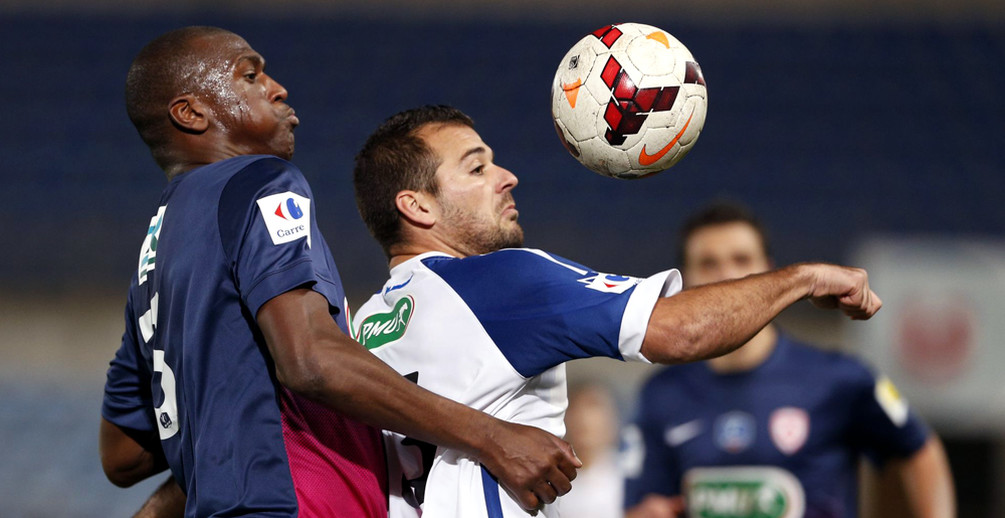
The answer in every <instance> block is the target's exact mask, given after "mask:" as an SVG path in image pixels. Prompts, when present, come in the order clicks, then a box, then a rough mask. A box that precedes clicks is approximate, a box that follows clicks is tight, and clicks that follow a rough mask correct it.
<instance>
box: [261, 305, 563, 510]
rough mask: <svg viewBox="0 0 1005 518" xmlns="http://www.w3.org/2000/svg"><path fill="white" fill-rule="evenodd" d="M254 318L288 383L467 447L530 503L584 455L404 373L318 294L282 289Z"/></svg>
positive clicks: (370, 419)
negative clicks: (337, 319) (340, 322)
mask: <svg viewBox="0 0 1005 518" xmlns="http://www.w3.org/2000/svg"><path fill="white" fill-rule="evenodd" d="M258 324H259V326H260V327H261V329H262V333H263V335H264V336H265V341H266V342H267V343H268V346H269V351H270V353H271V354H272V358H273V360H274V361H275V365H276V377H277V378H278V380H279V382H280V383H282V384H283V385H284V386H286V387H287V388H289V389H290V390H292V391H294V392H296V393H299V394H302V395H304V396H306V397H309V398H311V399H314V400H316V401H320V402H322V403H324V404H326V405H328V406H330V407H331V408H334V409H336V410H338V411H339V412H342V413H344V414H346V415H348V416H351V417H353V418H356V419H359V420H360V421H363V422H366V423H369V424H371V425H374V426H377V427H380V428H386V429H389V430H394V431H396V432H400V433H403V434H405V435H408V436H410V437H414V438H416V439H419V440H422V441H426V442H431V443H434V444H438V445H440V446H443V447H446V448H453V449H457V450H460V451H463V452H465V453H467V454H469V455H472V456H473V457H475V458H477V459H478V460H479V461H480V462H482V464H484V465H485V466H486V467H487V468H488V469H489V471H491V472H492V473H493V474H494V475H496V476H497V477H499V481H500V482H501V483H502V484H503V486H504V487H506V488H507V490H509V491H510V492H511V493H512V494H513V495H514V496H515V497H516V498H517V500H518V501H519V502H520V503H521V504H522V505H523V506H524V507H526V508H528V509H533V508H536V507H538V506H539V505H540V504H541V503H542V502H545V503H550V502H553V501H554V500H555V498H556V497H557V496H559V495H563V494H565V493H567V492H568V491H569V489H571V487H572V486H571V481H572V479H574V478H575V476H576V468H578V467H579V466H580V465H581V463H580V462H579V460H578V459H576V457H575V454H574V453H573V452H572V448H570V447H569V445H568V444H566V443H565V442H564V441H562V440H561V439H559V438H557V437H555V436H553V435H551V434H549V433H546V432H544V431H542V430H540V429H537V428H532V427H528V426H522V425H517V424H513V423H507V422H504V421H500V420H498V419H495V418H493V417H491V416H489V415H487V414H485V413H482V412H479V411H476V410H473V409H471V408H468V407H467V406H464V405H461V404H459V403H456V402H454V401H451V400H449V399H446V398H443V397H440V396H437V395H436V394H433V393H432V392H429V391H427V390H425V389H422V388H421V387H419V386H417V385H416V384H414V383H412V382H410V381H408V380H406V379H405V378H404V377H402V376H400V375H399V374H398V373H396V372H395V371H394V370H392V369H391V368H390V367H388V366H387V365H386V364H384V363H383V362H382V361H380V359H378V358H377V357H376V356H374V355H373V354H370V352H368V351H367V350H366V349H364V348H363V346H361V345H360V344H358V343H357V342H356V341H355V340H353V339H352V338H349V337H348V336H346V335H345V334H344V333H342V332H341V330H340V329H339V328H338V326H336V325H335V323H334V321H333V320H332V319H331V316H330V315H329V313H328V301H327V300H325V298H324V297H323V296H321V295H320V294H318V293H316V292H314V291H311V290H307V289H297V290H292V291H289V292H287V293H284V294H282V295H279V296H278V297H275V298H273V299H272V300H270V301H268V302H266V303H265V304H264V305H263V306H262V308H261V309H260V310H259V312H258Z"/></svg>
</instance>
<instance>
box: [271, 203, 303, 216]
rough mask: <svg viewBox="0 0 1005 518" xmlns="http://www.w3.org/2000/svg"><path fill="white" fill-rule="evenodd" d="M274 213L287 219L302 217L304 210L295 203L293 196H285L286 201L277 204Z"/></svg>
mask: <svg viewBox="0 0 1005 518" xmlns="http://www.w3.org/2000/svg"><path fill="white" fill-rule="evenodd" d="M275 214H276V216H279V217H280V218H283V219H287V220H289V219H300V218H302V217H304V211H303V210H301V209H300V205H297V201H296V200H294V199H293V198H287V199H286V203H280V204H279V205H277V206H276V212H275Z"/></svg>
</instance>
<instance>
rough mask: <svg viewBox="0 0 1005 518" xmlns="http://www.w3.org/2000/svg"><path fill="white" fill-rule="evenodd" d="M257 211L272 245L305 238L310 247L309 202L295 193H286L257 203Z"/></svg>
mask: <svg viewBox="0 0 1005 518" xmlns="http://www.w3.org/2000/svg"><path fill="white" fill-rule="evenodd" d="M257 203H258V210H259V211H261V213H262V219H264V220H265V227H266V228H267V229H268V231H269V237H270V238H271V239H272V244H273V245H281V244H283V243H289V242H292V241H296V240H298V239H301V238H307V247H308V248H310V246H311V200H310V198H305V197H303V196H301V195H299V194H297V193H295V192H292V191H286V192H281V193H279V194H270V195H269V196H266V197H264V198H260V199H258V201H257Z"/></svg>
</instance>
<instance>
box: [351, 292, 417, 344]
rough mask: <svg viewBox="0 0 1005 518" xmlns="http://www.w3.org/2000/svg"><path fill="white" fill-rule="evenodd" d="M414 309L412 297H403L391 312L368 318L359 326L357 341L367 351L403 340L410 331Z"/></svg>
mask: <svg viewBox="0 0 1005 518" xmlns="http://www.w3.org/2000/svg"><path fill="white" fill-rule="evenodd" d="M414 309H415V300H414V299H412V297H411V296H408V297H402V298H401V299H400V300H398V302H397V303H396V304H395V305H394V309H392V310H391V311H389V312H387V313H377V314H374V315H370V316H368V317H366V319H365V320H363V323H362V324H360V326H359V335H358V336H357V337H356V341H358V342H359V343H361V344H363V347H366V348H367V349H376V348H378V347H380V346H382V345H387V344H389V343H391V342H393V341H395V340H397V339H399V338H401V337H402V336H404V335H405V330H407V329H408V322H409V320H411V319H412V312H413V310H414Z"/></svg>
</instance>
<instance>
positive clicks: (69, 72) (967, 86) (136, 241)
mask: <svg viewBox="0 0 1005 518" xmlns="http://www.w3.org/2000/svg"><path fill="white" fill-rule="evenodd" d="M617 21H639V22H644V23H649V24H653V25H657V26H659V27H661V28H663V29H665V30H667V31H669V32H671V33H673V34H674V35H676V36H677V37H678V38H679V39H680V40H681V41H683V42H684V43H685V44H686V45H687V46H688V47H689V48H690V49H691V51H692V52H693V53H694V55H695V56H696V58H697V59H698V61H699V62H700V63H701V66H702V69H703V71H704V74H705V78H706V80H707V82H708V85H709V102H710V107H709V114H708V120H707V123H706V127H705V130H704V132H703V135H702V136H701V138H700V139H699V142H698V144H697V145H696V147H695V149H694V150H693V151H692V153H691V155H690V156H688V157H687V158H686V159H685V160H684V161H683V162H682V163H681V164H679V165H678V166H676V167H675V168H674V169H673V170H672V171H670V172H668V173H665V174H663V175H660V176H658V177H655V178H651V179H647V180H643V181H639V182H622V181H615V180H610V179H606V178H602V177H599V176H596V175H593V174H592V173H590V172H588V171H586V170H585V169H583V168H582V167H581V166H579V165H578V163H576V162H575V161H574V160H573V159H572V158H571V157H570V156H568V155H567V153H566V152H565V150H564V149H563V148H562V146H561V145H560V144H559V141H558V139H557V138H556V136H555V134H554V129H553V128H552V123H551V121H550V119H549V89H550V84H551V80H552V76H553V74H554V71H555V67H556V66H557V64H558V61H559V60H560V59H561V57H562V56H563V55H564V53H565V51H566V50H567V49H568V47H570V46H571V45H572V44H573V43H574V42H576V41H577V40H578V39H579V38H580V37H582V36H583V35H584V34H586V33H587V32H589V31H591V30H593V29H595V28H597V27H599V26H601V25H603V24H606V23H611V22H617ZM191 24H203V25H219V26H222V27H225V28H227V29H230V30H233V31H235V32H237V33H239V34H241V35H243V36H244V37H245V38H246V39H247V40H248V41H249V42H250V43H251V45H252V46H253V47H255V48H256V50H258V51H259V52H261V53H262V54H263V55H264V56H265V57H266V59H267V60H268V61H269V65H268V70H269V73H270V74H271V75H272V76H273V77H275V78H276V79H277V80H278V81H280V82H281V83H283V84H284V85H285V86H286V87H287V88H288V89H289V91H290V100H289V101H290V103H291V104H292V105H293V106H294V107H295V108H296V109H297V113H298V115H299V116H300V119H301V121H302V125H301V126H300V128H299V129H298V130H297V137H298V143H297V144H298V145H297V155H296V157H295V161H296V162H297V164H298V165H299V166H300V167H301V169H303V171H304V172H305V174H306V175H307V177H308V179H309V180H310V181H311V183H312V186H313V188H314V193H315V196H316V199H317V200H318V201H317V204H318V216H319V220H320V224H321V227H322V229H323V231H324V232H325V234H326V236H327V238H328V241H329V243H330V244H331V246H332V249H333V252H334V254H335V257H336V260H337V261H338V264H339V267H340V270H341V272H342V277H343V279H344V281H345V285H346V288H347V291H348V293H349V295H350V302H351V303H352V304H353V305H358V304H360V303H361V302H362V301H363V300H364V299H365V297H366V296H367V295H368V294H369V292H370V291H371V290H373V289H375V288H377V287H378V286H379V285H380V283H381V282H383V280H384V275H385V268H384V266H385V262H384V258H383V256H382V255H381V253H380V250H379V248H378V247H377V245H376V244H375V243H374V242H372V241H371V240H370V238H369V236H368V235H367V234H366V231H365V229H364V227H363V225H362V223H361V222H360V220H359V218H358V216H357V213H356V209H355V205H354V202H353V197H352V192H351V186H350V171H351V163H352V156H353V154H354V152H355V150H356V149H357V148H358V147H359V146H360V145H361V144H362V142H363V140H364V139H365V137H366V135H367V134H368V133H369V132H370V131H371V130H372V129H373V128H374V127H375V126H376V125H377V124H378V123H379V122H380V121H381V120H383V119H384V118H385V117H387V116H388V115H390V114H392V113H394V112H396V111H398V110H401V109H405V108H408V107H413V106H415V105H419V104H425V103H449V104H453V105H455V106H457V107H460V108H461V109H463V110H465V111H467V112H468V113H469V114H471V115H472V116H473V117H474V118H475V120H476V122H477V123H478V124H479V126H478V129H479V131H480V132H481V133H482V135H483V137H484V138H485V140H486V141H487V142H488V143H489V144H490V145H492V146H493V147H494V148H495V151H496V154H497V161H498V162H499V163H501V164H503V165H505V166H506V167H508V168H509V169H511V170H513V171H514V172H516V173H517V174H518V175H519V176H520V179H521V183H520V187H519V188H518V190H517V191H516V196H517V200H518V204H519V208H520V211H521V222H522V223H523V224H524V227H525V230H526V235H527V244H528V245H529V246H534V247H540V248H545V249H548V250H550V251H553V252H555V253H558V254H560V255H563V256H567V257H570V258H573V259H575V260H577V261H580V262H583V263H585V264H589V265H591V266H593V267H595V268H598V269H600V270H604V271H615V272H620V273H629V274H635V275H645V274H648V273H652V272H655V271H657V270H659V269H664V268H666V267H668V266H673V265H674V264H675V262H676V258H675V249H676V248H675V247H676V244H677V243H676V237H675V231H676V227H677V225H678V224H679V222H680V221H681V219H682V218H683V217H684V215H685V214H687V213H688V212H690V211H692V210H694V209H696V208H697V207H699V206H701V205H703V204H704V203H706V202H708V201H709V200H711V199H713V198H719V197H725V198H729V199H734V200H739V201H742V202H744V203H746V204H748V205H750V206H751V207H752V208H753V209H754V210H755V211H756V212H757V213H759V214H760V215H761V216H763V218H764V219H765V221H766V223H767V225H768V227H769V228H770V229H771V232H772V237H773V239H774V244H775V256H776V260H777V262H778V263H779V264H785V263H791V262H796V261H803V260H816V259H822V260H828V261H855V262H857V263H858V264H862V265H865V266H868V267H870V268H871V269H872V274H873V282H874V284H875V286H876V288H877V290H878V291H879V292H880V294H881V295H882V296H883V297H884V299H885V300H886V302H887V306H886V308H885V309H884V311H883V312H882V313H881V314H880V316H878V317H877V318H876V319H875V320H873V321H871V322H869V323H865V324H862V323H857V324H846V323H844V322H843V321H841V319H839V318H837V317H836V316H835V315H831V314H825V313H820V312H815V311H813V310H811V309H809V308H807V307H802V306H799V307H796V308H794V309H792V310H790V311H788V312H787V313H786V314H785V315H783V318H782V321H783V325H784V326H785V327H786V328H787V329H789V330H790V331H792V332H793V334H795V335H797V336H799V337H801V338H806V339H810V340H815V341H817V342H819V343H821V344H823V345H825V346H829V347H840V348H843V349H846V350H849V351H854V352H857V353H860V354H863V355H865V356H866V357H867V358H868V359H869V360H870V362H872V363H873V364H874V365H876V366H878V367H881V368H882V369H883V370H884V371H885V372H887V373H888V374H890V375H891V377H892V378H893V379H894V380H895V381H896V382H897V383H898V385H899V386H900V388H901V390H902V392H904V393H906V395H907V397H908V398H909V399H910V400H911V401H912V403H913V404H915V406H916V407H917V408H919V409H920V410H921V412H922V414H923V415H925V417H926V418H927V419H928V421H929V422H930V423H932V425H933V426H934V427H935V428H936V429H937V430H938V431H939V432H940V434H942V436H943V437H944V438H945V440H946V441H947V445H948V450H949V454H950V456H951V462H952V464H953V468H954V471H955V476H956V479H957V491H958V495H959V500H960V508H961V514H960V516H964V517H985V516H1005V496H1003V494H1005V491H1002V488H1003V487H1005V383H1002V381H1001V370H1002V368H1003V367H1005V344H1003V343H1002V342H1003V340H1002V337H1003V336H1005V318H1002V317H1003V315H1005V313H1003V312H1005V309H1003V308H1005V206H1003V203H1002V198H1003V195H1005V177H1003V172H1005V122H1003V121H1005V100H1003V95H1005V94H1003V93H1005V3H1002V2H1000V1H996V0H963V1H957V2H943V1H938V0H925V1H920V2H919V1H907V0H876V1H868V0H852V1H838V0H820V1H816V2H802V1H798V0H781V1H773V2H742V1H739V0H715V1H708V0H706V1H703V2H691V3H686V4H685V3H680V2H666V1H655V0H636V1H633V2H604V1H600V0H579V1H573V0H558V1H551V2H537V1H532V0H509V1H505V2H493V1H490V0H478V1H469V2H446V1H441V2H421V1H407V0H392V1H383V2H382V1H363V0H345V1H337V2H326V1H322V0H295V1H292V0H287V1H284V2H281V3H280V2H264V1H261V0H254V1H240V2H239V1H236V0H230V1H224V2H208V1H206V2H203V1H198V0H188V1H169V0H154V1H144V2H130V1H128V0H92V1H90V2H86V3H85V2H74V1H70V0H63V1H48V2H46V1H38V0H5V1H4V2H3V4H2V5H0V63H2V64H3V74H2V76H3V77H2V79H0V95H2V99H3V101H2V107H3V110H2V114H3V115H4V116H5V117H6V122H5V123H3V124H2V125H0V146H2V158H0V160H2V166H0V180H2V185H3V187H2V188H0V220H2V221H5V222H6V223H4V224H3V232H2V237H0V242H2V252H0V445H2V446H0V451H2V452H3V457H2V459H0V516H5V517H6V516H81V517H86V516H95V517H98V516H127V515H129V513H131V512H132V511H133V510H135V509H136V508H137V507H138V505H139V504H140V502H142V500H143V499H145V497H146V495H147V494H149V492H150V491H151V489H152V487H153V486H152V485H151V484H149V483H148V484H146V485H143V486H141V487H138V488H134V489H131V490H119V489H116V488H114V487H113V486H111V484H109V483H108V482H107V481H105V479H104V477H103V475H102V474H101V472H100V467H99V464H98V458H97V422H98V411H99V407H100V401H101V388H102V384H103V379H104V370H105V366H106V364H107V362H108V360H109V359H110V358H111V357H112V355H113V354H114V351H115V349H116V348H117V345H118V340H119V336H120V335H121V330H122V323H121V319H122V316H121V315H122V303H123V300H124V294H125V291H126V288H127V285H128V279H129V276H130V274H131V272H132V270H133V268H135V262H136V254H137V250H138V247H139V245H140V242H141V240H142V236H143V235H144V232H145V230H146V224H147V222H148V221H149V217H150V215H151V210H152V209H153V208H154V207H155V203H156V201H157V199H158V195H159V193H160V191H161V189H162V187H163V185H164V179H163V176H162V174H161V173H160V171H159V170H158V169H157V167H156V166H155V164H154V162H153V161H152V160H151V159H150V157H149V154H148V153H147V151H146V148H145V147H144V146H143V144H142V143H141V141H140V140H139V138H138V137H137V135H136V134H135V132H134V130H133V128H132V127H131V125H130V123H129V121H128V119H127V117H126V114H125V109H124V107H123V101H122V90H123V82H124V78H125V73H126V70H127V69H128V66H129V63H130V61H131V59H132V57H133V56H134V55H135V54H136V52H137V51H138V50H139V49H140V48H141V47H142V45H143V44H144V43H146V42H147V41H148V40H150V39H151V38H153V37H154V36H156V35H158V34H160V33H162V32H164V31H166V30H169V29H172V28H176V27H179V26H183V25H191ZM601 365H603V367H602V368H601V367H600V366H598V364H597V363H596V362H581V363H580V364H574V365H573V366H572V367H571V368H570V373H571V376H572V377H573V379H574V380H583V379H587V378H590V377H594V376H598V375H600V374H603V375H604V376H606V380H607V382H608V384H609V385H611V386H612V387H613V388H614V389H615V391H616V393H617V395H618V398H619V400H620V401H621V403H622V406H623V414H625V415H626V416H627V415H630V413H631V405H632V394H633V391H634V389H635V387H636V386H637V384H638V382H639V380H640V379H641V378H642V377H644V376H646V375H647V374H648V373H649V372H651V371H650V370H648V369H646V368H640V367H639V366H629V365H626V366H616V368H611V365H610V364H609V363H608V364H601Z"/></svg>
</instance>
